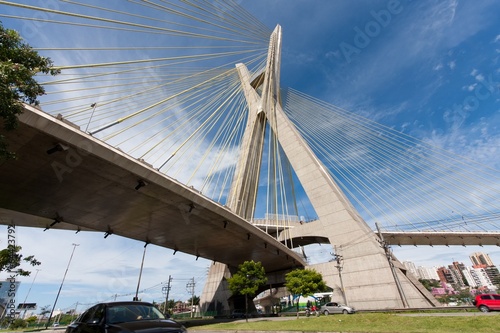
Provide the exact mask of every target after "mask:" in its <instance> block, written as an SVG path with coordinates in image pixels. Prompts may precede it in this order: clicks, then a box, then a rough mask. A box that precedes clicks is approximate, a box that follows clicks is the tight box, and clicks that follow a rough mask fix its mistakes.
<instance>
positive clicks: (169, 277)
mask: <svg viewBox="0 0 500 333" xmlns="http://www.w3.org/2000/svg"><path fill="white" fill-rule="evenodd" d="M171 282H172V276H171V275H169V276H168V282H167V286H166V287H163V288H161V291H162V292H163V294H164V295H166V296H165V307H164V308H163V313H164V314H165V316H166V315H167V313H168V294H169V293H170V283H171Z"/></svg>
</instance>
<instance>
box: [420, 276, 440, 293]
mask: <svg viewBox="0 0 500 333" xmlns="http://www.w3.org/2000/svg"><path fill="white" fill-rule="evenodd" d="M418 281H419V282H420V283H421V284H422V285H423V286H424V287H425V289H427V290H429V291H431V290H432V288H439V287H441V283H440V282H439V281H438V280H435V279H419V280H418Z"/></svg>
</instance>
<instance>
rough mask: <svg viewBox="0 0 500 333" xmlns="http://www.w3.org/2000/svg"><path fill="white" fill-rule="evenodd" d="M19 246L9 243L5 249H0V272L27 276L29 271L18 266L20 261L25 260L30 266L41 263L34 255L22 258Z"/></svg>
mask: <svg viewBox="0 0 500 333" xmlns="http://www.w3.org/2000/svg"><path fill="white" fill-rule="evenodd" d="M21 249H22V248H21V247H20V246H15V245H9V246H7V248H6V249H3V250H1V251H0V272H3V271H7V272H12V273H16V275H21V276H29V275H30V274H31V272H30V271H27V270H24V269H22V268H18V267H19V266H20V265H21V264H22V262H23V261H24V262H26V263H28V264H30V265H31V266H38V265H40V264H41V263H40V262H39V261H38V260H36V259H35V257H34V256H28V257H25V258H23V255H22V254H21V253H20V252H21Z"/></svg>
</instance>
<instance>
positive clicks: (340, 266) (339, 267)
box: [332, 246, 349, 305]
mask: <svg viewBox="0 0 500 333" xmlns="http://www.w3.org/2000/svg"><path fill="white" fill-rule="evenodd" d="M334 249H335V254H332V255H333V258H334V259H335V261H336V262H337V265H336V266H335V267H337V270H338V271H339V280H340V289H341V290H340V291H341V292H342V297H343V298H344V304H345V305H349V304H347V298H346V297H345V290H344V281H343V280H342V269H343V268H344V264H343V263H342V262H343V260H344V258H343V257H342V256H341V255H339V254H338V252H337V246H335V247H334Z"/></svg>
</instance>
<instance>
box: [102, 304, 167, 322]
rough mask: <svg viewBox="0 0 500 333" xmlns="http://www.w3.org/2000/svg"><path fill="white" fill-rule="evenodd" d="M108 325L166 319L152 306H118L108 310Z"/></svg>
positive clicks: (110, 307)
mask: <svg viewBox="0 0 500 333" xmlns="http://www.w3.org/2000/svg"><path fill="white" fill-rule="evenodd" d="M106 311H107V315H106V318H107V323H108V324H118V323H124V322H129V321H137V320H155V319H165V316H163V314H162V313H161V312H160V310H158V309H157V308H155V307H154V306H152V305H146V304H117V305H112V306H109V307H108V308H107V310H106Z"/></svg>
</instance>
